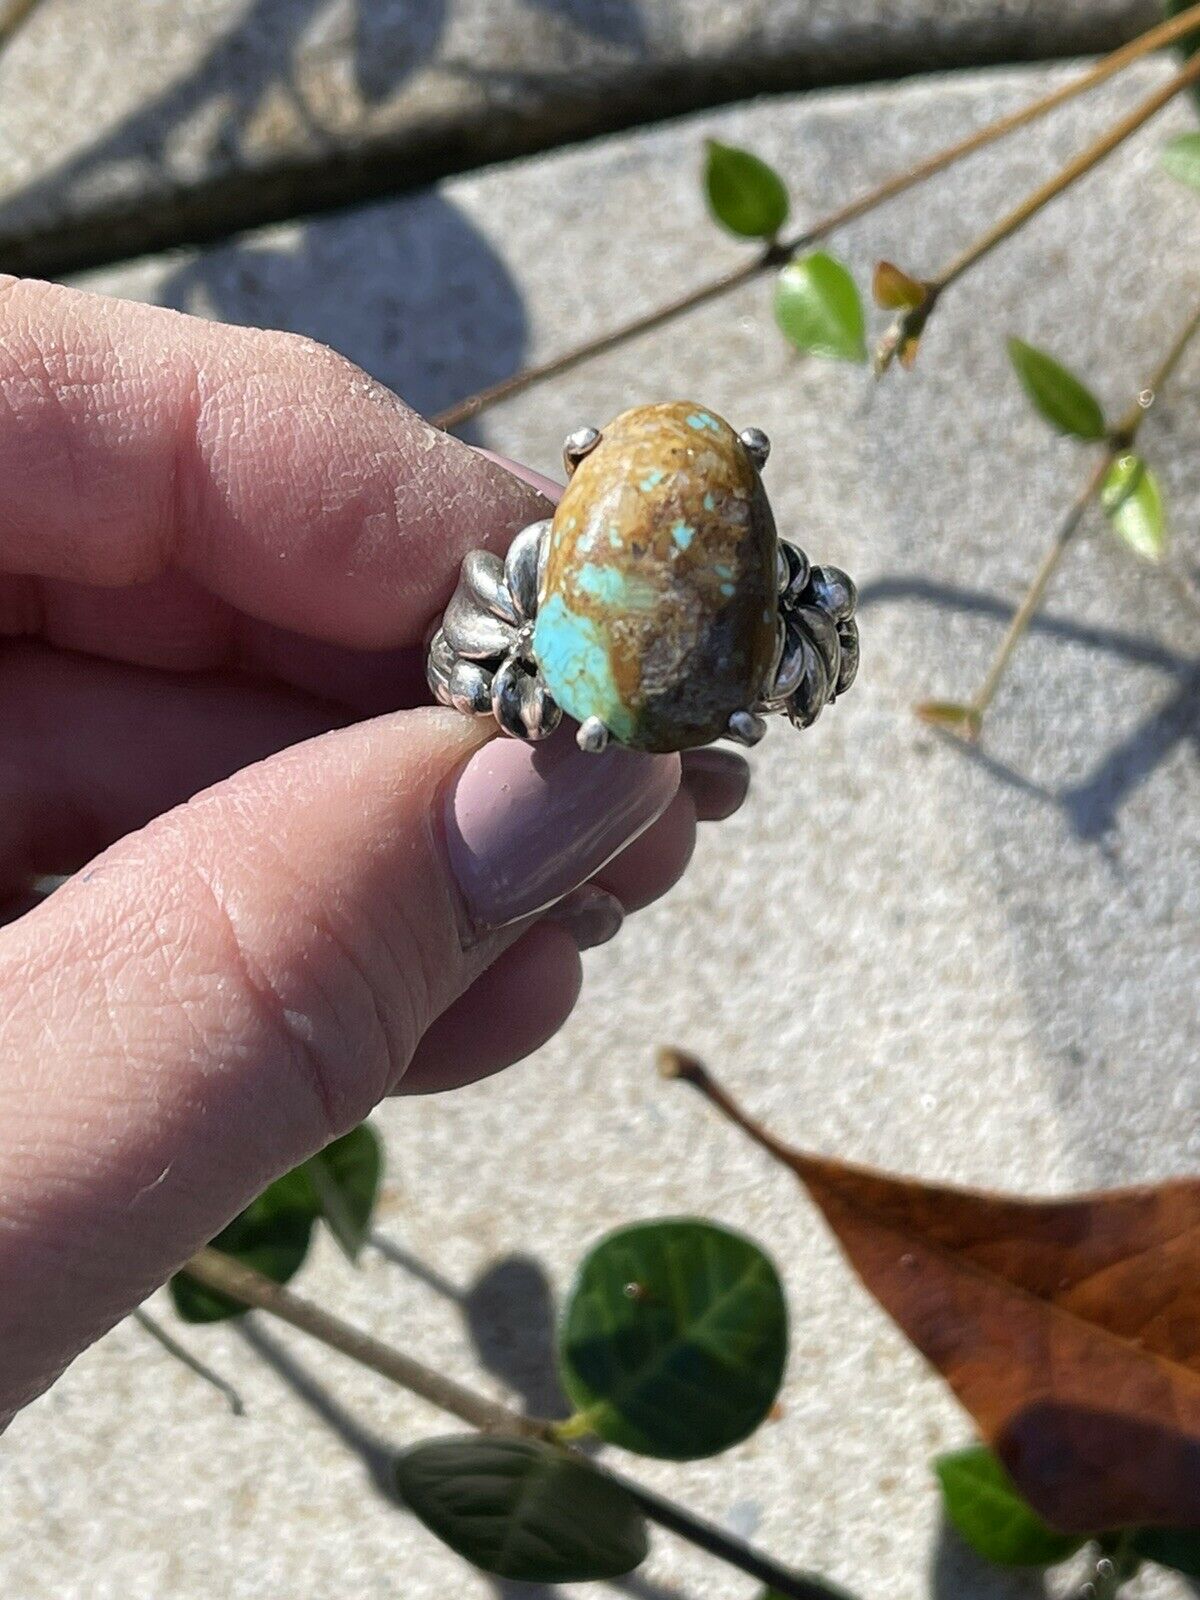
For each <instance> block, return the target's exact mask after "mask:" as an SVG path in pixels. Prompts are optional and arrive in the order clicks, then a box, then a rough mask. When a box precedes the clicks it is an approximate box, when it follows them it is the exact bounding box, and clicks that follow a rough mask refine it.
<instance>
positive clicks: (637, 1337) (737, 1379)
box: [559, 1218, 787, 1461]
mask: <svg viewBox="0 0 1200 1600" xmlns="http://www.w3.org/2000/svg"><path fill="white" fill-rule="evenodd" d="M786 1358H787V1309H786V1306H785V1304H784V1298H783V1289H782V1286H781V1285H780V1282H779V1277H778V1275H777V1273H776V1271H775V1268H774V1267H773V1266H772V1265H771V1263H770V1261H769V1260H768V1259H767V1257H766V1256H765V1255H764V1254H763V1253H762V1251H761V1250H760V1249H759V1248H758V1246H757V1245H755V1244H752V1243H751V1241H750V1240H749V1239H745V1238H743V1237H742V1236H741V1235H740V1234H736V1233H730V1232H729V1231H728V1230H727V1229H725V1228H718V1227H716V1226H715V1225H714V1224H712V1223H710V1222H701V1221H699V1220H696V1219H692V1218H683V1219H680V1220H678V1221H667V1222H644V1223H636V1224H635V1225H634V1226H632V1227H628V1228H621V1229H618V1231H617V1232H615V1233H610V1234H609V1235H608V1236H607V1238H605V1239H602V1240H601V1241H600V1243H599V1244H598V1245H596V1247H595V1248H594V1249H593V1250H592V1251H591V1253H590V1254H589V1255H588V1256H586V1257H585V1259H584V1261H583V1263H582V1265H581V1266H580V1268H579V1271H578V1273H577V1275H576V1278H575V1282H574V1284H573V1285H572V1288H571V1292H570V1295H569V1297H568V1300H567V1304H566V1307H565V1309H564V1312H563V1318H562V1323H561V1326H560V1328H559V1363H560V1367H561V1372H562V1381H563V1386H564V1388H565V1389H566V1392H567V1394H568V1396H569V1397H570V1399H571V1401H572V1403H573V1404H574V1405H575V1406H576V1408H577V1410H578V1412H579V1413H580V1416H581V1420H583V1421H586V1423H587V1425H588V1426H589V1427H590V1428H591V1430H592V1431H593V1432H595V1433H598V1434H599V1435H600V1436H601V1438H604V1439H608V1440H610V1441H611V1442H612V1443H613V1444H619V1445H624V1446H625V1448H626V1449H628V1450H636V1451H638V1452H639V1453H640V1454H642V1455H647V1456H666V1457H669V1458H670V1459H672V1460H678V1461H688V1460H691V1459H693V1458H694V1457H697V1456H710V1455H715V1454H716V1453H717V1452H718V1451H720V1450H725V1449H728V1447H729V1446H730V1445H732V1444H736V1443H737V1442H738V1440H739V1439H744V1438H745V1437H746V1435H747V1434H749V1433H752V1432H753V1431H754V1429H755V1428H757V1427H758V1425H759V1423H760V1422H762V1420H763V1418H764V1417H765V1416H766V1415H767V1412H768V1411H769V1410H770V1409H771V1406H772V1404H773V1403H774V1400H775V1396H776V1395H777V1394H778V1392H779V1385H780V1383H781V1381H782V1379H783V1368H784V1362H785V1360H786Z"/></svg>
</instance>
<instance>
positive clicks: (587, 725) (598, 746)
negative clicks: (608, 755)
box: [575, 717, 608, 756]
mask: <svg viewBox="0 0 1200 1600" xmlns="http://www.w3.org/2000/svg"><path fill="white" fill-rule="evenodd" d="M575 743H576V744H577V745H578V746H579V748H580V749H581V750H585V751H586V752H587V754H588V755H590V756H598V755H599V754H600V752H601V750H603V749H604V747H605V745H606V744H607V743H608V729H607V728H606V727H605V726H604V724H603V723H602V722H601V721H600V718H599V717H586V718H585V719H584V720H583V721H582V722H581V723H580V724H579V731H578V733H576V735H575Z"/></svg>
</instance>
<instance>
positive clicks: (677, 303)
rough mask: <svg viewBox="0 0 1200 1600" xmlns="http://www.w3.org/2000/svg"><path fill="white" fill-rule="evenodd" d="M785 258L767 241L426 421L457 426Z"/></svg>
mask: <svg viewBox="0 0 1200 1600" xmlns="http://www.w3.org/2000/svg"><path fill="white" fill-rule="evenodd" d="M786 260H787V254H786V253H784V251H783V249H782V247H780V246H777V245H772V246H770V247H769V248H768V249H766V250H764V251H763V252H762V254H761V255H759V256H757V257H755V259H754V260H753V261H748V262H747V263H746V264H745V266H741V267H737V268H735V269H734V271H732V272H727V273H725V274H724V275H723V276H722V277H720V278H714V279H713V280H712V282H710V283H703V284H701V285H700V287H699V288H698V289H690V290H689V291H688V292H687V294H682V295H680V296H679V297H678V299H675V300H671V301H668V303H667V304H666V305H665V306H659V307H658V309H657V310H655V311H650V312H647V314H646V315H645V316H643V317H635V318H634V320H633V321H632V322H626V323H624V324H623V325H622V326H621V327H619V328H614V329H613V331H612V332H611V333H602V334H600V335H599V337H598V338H595V339H585V340H584V342H583V343H582V344H577V345H575V346H573V347H572V348H571V349H569V350H564V351H563V352H562V354H561V355H557V356H552V357H551V358H550V360H549V361H542V362H539V363H538V365H537V366H533V367H525V368H524V369H523V370H522V371H520V372H514V373H513V374H512V376H511V377H508V378H501V379H500V381H499V383H493V384H489V386H488V387H487V388H486V389H480V390H479V392H478V393H477V394H472V395H468V396H467V398H466V399H465V400H459V401H458V402H457V403H456V404H455V405H452V406H448V407H447V409H446V410H445V411H439V412H437V413H436V414H435V415H434V416H433V417H431V418H430V421H431V422H432V423H433V425H434V427H435V428H457V427H460V426H461V425H462V424H463V423H464V422H469V421H470V420H471V418H472V417H477V416H478V415H479V413H480V412H481V411H486V410H487V409H488V407H489V406H494V405H495V404H496V403H497V402H498V401H500V400H507V399H508V398H509V397H510V396H511V395H515V394H522V393H523V392H524V391H525V390H526V389H532V388H533V386H534V384H537V383H543V382H544V381H545V380H546V379H547V378H557V377H558V375H559V374H560V373H563V372H569V371H570V370H571V368H572V367H577V366H579V365H580V363H581V362H583V361H590V360H591V359H592V357H593V356H600V355H604V354H605V352H606V351H609V350H615V349H616V347H617V346H618V345H621V344H624V343H625V342H626V340H627V339H632V338H634V337H635V336H636V335H637V334H640V333H649V332H650V331H651V330H652V329H654V328H658V327H661V326H662V324H663V323H664V322H670V321H671V320H672V319H673V318H674V317H678V316H682V315H683V313H684V312H685V311H692V310H694V309H695V308H696V307H697V306H702V305H704V304H705V303H706V302H707V301H709V300H715V299H717V297H718V296H719V295H723V294H727V293H728V292H729V290H731V289H736V288H738V287H739V286H740V285H741V284H743V283H749V281H750V280H751V278H756V277H757V276H758V274H759V273H760V272H765V271H766V270H767V268H768V267H770V266H772V265H775V266H781V265H782V264H783V262H784V261H786Z"/></svg>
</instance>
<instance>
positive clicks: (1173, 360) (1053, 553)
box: [970, 305, 1200, 732]
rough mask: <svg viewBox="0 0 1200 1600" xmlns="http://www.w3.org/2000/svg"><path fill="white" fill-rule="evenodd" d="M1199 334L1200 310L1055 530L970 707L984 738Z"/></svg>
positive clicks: (1112, 435)
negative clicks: (1015, 659)
mask: <svg viewBox="0 0 1200 1600" xmlns="http://www.w3.org/2000/svg"><path fill="white" fill-rule="evenodd" d="M1198 331H1200V305H1198V306H1197V307H1196V309H1195V311H1193V313H1192V315H1191V316H1190V317H1189V318H1188V320H1187V321H1186V322H1185V323H1184V324H1183V326H1182V328H1180V330H1179V332H1178V333H1177V334H1176V336H1175V338H1174V340H1173V341H1172V343H1171V347H1170V349H1169V350H1168V351H1167V353H1166V355H1165V356H1164V357H1163V359H1162V361H1160V362H1159V364H1158V366H1157V367H1156V368H1155V370H1154V372H1153V373H1152V374H1151V377H1150V380H1149V382H1148V383H1147V384H1146V386H1145V388H1143V389H1141V390H1140V391H1139V393H1138V395H1137V398H1136V399H1135V400H1134V401H1133V403H1132V404H1131V405H1130V407H1129V409H1128V410H1127V411H1126V412H1125V414H1124V416H1122V417H1121V419H1120V420H1119V421H1118V423H1117V425H1116V427H1114V428H1113V429H1112V431H1111V432H1110V434H1109V437H1108V442H1107V443H1106V445H1105V447H1104V453H1103V455H1102V456H1101V457H1100V460H1099V461H1098V462H1097V464H1096V467H1095V470H1094V471H1093V472H1092V473H1091V474H1090V475H1089V477H1088V480H1087V482H1086V483H1085V484H1084V486H1083V488H1082V489H1081V490H1080V492H1079V494H1078V495H1077V496H1076V497H1075V499H1074V500H1073V501H1072V502H1071V505H1070V506H1069V508H1068V510H1067V513H1066V515H1065V516H1064V517H1063V519H1062V521H1061V522H1060V523H1059V525H1058V528H1057V529H1056V530H1055V534H1054V538H1053V540H1052V541H1051V544H1050V547H1049V549H1048V550H1047V551H1046V553H1045V555H1044V556H1043V557H1042V560H1041V563H1040V565H1039V566H1038V569H1037V571H1036V572H1035V573H1034V576H1033V581H1032V583H1031V584H1030V585H1029V588H1028V590H1027V591H1026V593H1025V597H1024V599H1023V600H1022V601H1021V603H1020V605H1019V606H1018V607H1017V609H1016V611H1015V612H1014V613H1013V617H1012V621H1011V622H1010V623H1009V625H1008V628H1007V630H1006V631H1005V634H1004V638H1003V640H1002V641H1001V644H1000V648H999V650H998V651H997V652H996V657H995V660H994V661H993V662H992V665H991V667H990V668H989V669H988V673H987V676H986V677H985V678H984V680H983V683H982V685H981V686H980V689H979V691H978V693H977V694H976V695H975V697H974V699H973V700H972V701H971V703H970V709H971V710H972V712H974V714H975V721H974V727H975V730H976V732H978V729H979V726H980V724H981V722H982V719H983V715H984V713H985V712H986V711H987V709H988V707H989V706H990V705H991V703H992V701H993V699H994V698H995V695H996V690H997V689H998V688H999V686H1000V680H1001V679H1002V678H1003V676H1004V674H1005V671H1006V670H1007V668H1008V663H1009V661H1010V660H1011V659H1012V655H1013V652H1014V651H1015V650H1016V648H1017V645H1018V644H1019V643H1020V642H1021V639H1022V638H1023V636H1024V634H1025V632H1026V630H1027V629H1028V627H1029V624H1030V623H1031V622H1032V621H1033V618H1034V617H1035V616H1036V615H1037V613H1038V610H1039V608H1040V607H1041V604H1042V600H1043V599H1044V598H1045V594H1046V590H1047V589H1048V588H1049V586H1050V580H1051V579H1052V578H1053V577H1054V574H1055V573H1056V572H1057V571H1058V567H1059V564H1060V563H1061V561H1062V558H1063V556H1064V555H1065V554H1066V552H1067V549H1068V548H1069V546H1070V545H1071V544H1072V543H1073V542H1074V539H1075V536H1076V534H1077V533H1078V532H1079V528H1080V525H1081V523H1082V522H1083V519H1084V516H1085V515H1086V513H1087V511H1088V508H1089V507H1090V506H1091V504H1092V502H1093V501H1094V500H1095V499H1097V497H1098V496H1099V494H1100V491H1101V489H1102V488H1103V487H1104V481H1105V479H1106V478H1107V476H1108V474H1109V471H1110V469H1111V468H1112V465H1113V462H1114V461H1116V459H1117V457H1118V456H1120V455H1123V454H1124V453H1125V452H1126V451H1127V450H1132V448H1133V446H1134V444H1135V443H1136V442H1137V437H1138V434H1139V433H1140V432H1141V429H1142V424H1143V423H1144V422H1145V420H1146V418H1147V416H1148V415H1149V414H1150V411H1151V409H1152V408H1153V406H1154V404H1155V402H1156V401H1157V399H1158V397H1159V395H1160V394H1161V393H1162V390H1163V388H1164V386H1165V385H1166V383H1167V382H1168V381H1169V379H1170V378H1171V376H1172V374H1173V373H1174V371H1175V369H1176V367H1177V366H1178V365H1179V363H1180V361H1181V360H1182V359H1183V356H1184V353H1185V352H1186V350H1187V348H1188V345H1189V344H1190V343H1191V342H1192V340H1193V339H1194V338H1195V336H1196V334H1197V332H1198Z"/></svg>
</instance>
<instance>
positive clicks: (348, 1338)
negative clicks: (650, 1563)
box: [183, 1246, 829, 1600]
mask: <svg viewBox="0 0 1200 1600" xmlns="http://www.w3.org/2000/svg"><path fill="white" fill-rule="evenodd" d="M183 1270H184V1271H185V1272H187V1274H188V1275H189V1277H192V1278H195V1279H196V1281H197V1282H199V1283H202V1284H204V1285H205V1286H206V1288H209V1289H213V1290H215V1291H216V1292H217V1293H218V1294H223V1295H226V1296H228V1297H229V1299H231V1300H236V1301H237V1302H238V1303H239V1304H240V1305H244V1306H250V1307H253V1308H254V1309H255V1310H257V1311H265V1312H267V1313H268V1314H269V1315H271V1316H273V1317H277V1318H278V1319H279V1320H280V1321H281V1322H286V1323H288V1325H289V1326H291V1327H293V1328H298V1329H299V1330H300V1332H301V1333H307V1334H308V1335H309V1336H310V1337H311V1338H313V1339H317V1340H319V1341H320V1343H321V1344H323V1345H325V1346H326V1347H327V1348H328V1349H330V1350H336V1351H338V1352H339V1353H340V1354H341V1355H344V1356H346V1357H348V1358H349V1359H350V1360H351V1361H356V1362H358V1364H359V1365H360V1366H363V1367H367V1368H369V1369H370V1371H372V1372H374V1373H377V1374H378V1375H379V1376H380V1377H381V1378H386V1379H387V1380H388V1381H389V1382H390V1383H394V1384H397V1385H398V1386H399V1387H400V1388H402V1389H407V1390H408V1391H409V1392H410V1393H412V1394H415V1395H418V1396H419V1397H420V1398H421V1399H422V1400H427V1401H428V1402H429V1403H430V1404H431V1405H433V1406H436V1407H437V1408H438V1409H439V1410H440V1411H445V1412H448V1413H449V1414H450V1415H451V1416H453V1417H457V1418H458V1419H459V1420H460V1421H461V1422H465V1423H467V1424H468V1425H469V1426H471V1427H473V1428H478V1429H479V1430H480V1431H481V1432H483V1433H500V1434H507V1435H516V1436H518V1437H522V1438H527V1439H528V1438H533V1439H540V1440H542V1441H543V1442H544V1443H547V1444H554V1445H557V1446H558V1447H559V1448H560V1449H568V1447H566V1446H564V1445H563V1444H562V1441H561V1440H560V1439H559V1438H558V1433H557V1427H556V1424H554V1423H553V1422H549V1421H545V1420H543V1419H540V1418H537V1417H526V1416H523V1415H522V1414H521V1413H520V1412H519V1411H514V1410H513V1409H512V1408H511V1407H510V1406H505V1405H501V1404H500V1403H499V1402H498V1401H494V1400H488V1399H486V1398H485V1397H484V1396H483V1395H479V1394H476V1393H475V1392H474V1390H472V1389H468V1388H467V1387H466V1386H465V1385H464V1384H461V1383H458V1382H456V1381H455V1380H454V1379H453V1378H448V1377H446V1376H445V1375H444V1374H443V1373H440V1372H437V1371H435V1370H434V1369H433V1368H432V1367H427V1366H425V1365H424V1364H423V1363H422V1362H420V1361H414V1360H413V1358H412V1357H411V1356H407V1355H405V1354H403V1352H402V1351H399V1350H396V1349H395V1348H394V1347H393V1346H391V1345H388V1344H384V1343H383V1341H382V1340H380V1339H376V1338H374V1337H372V1335H371V1334H369V1333H364V1332H363V1331H362V1330H361V1329H359V1328H355V1327H354V1326H352V1324H350V1323H348V1322H343V1321H342V1319H341V1318H340V1317H335V1316H334V1315H333V1314H332V1313H331V1312H328V1311H326V1310H325V1309H324V1308H323V1307H322V1306H319V1305H316V1304H315V1303H314V1302H313V1301H311V1300H306V1299H304V1298H302V1297H301V1296H300V1295H298V1294H295V1293H293V1291H292V1290H290V1289H285V1288H284V1287H283V1285H282V1284H278V1283H276V1282H274V1280H273V1279H271V1278H268V1277H265V1276H264V1275H263V1274H262V1273H261V1272H255V1271H254V1269H253V1268H252V1267H247V1266H244V1265H243V1264H242V1263H241V1262H240V1261H235V1260H234V1259H233V1258H232V1257H231V1256H227V1255H225V1254H224V1253H223V1252H222V1251H220V1250H214V1249H213V1248H212V1247H211V1246H208V1247H206V1248H205V1249H203V1250H200V1251H198V1252H197V1254H196V1255H194V1256H193V1257H192V1258H191V1260H190V1261H188V1262H187V1263H186V1265H185V1267H184V1269H183ZM569 1453H571V1452H569ZM588 1466H589V1467H590V1468H591V1469H592V1471H594V1472H598V1473H600V1474H601V1475H602V1476H604V1477H606V1478H607V1479H608V1480H609V1481H610V1482H611V1483H615V1484H617V1485H619V1487H620V1488H622V1489H623V1490H624V1491H625V1493H626V1494H627V1495H629V1497H630V1498H631V1499H632V1500H634V1501H635V1502H636V1503H637V1505H638V1506H639V1508H640V1509H641V1511H642V1513H643V1515H644V1516H646V1517H648V1518H649V1520H650V1521H651V1522H655V1523H657V1524H658V1526H659V1527H661V1528H666V1529H667V1530H668V1531H669V1532H671V1533H674V1534H677V1535H678V1536H679V1537H680V1538H681V1539H686V1540H687V1541H688V1543H689V1544H693V1545H695V1546H696V1547H697V1548H698V1549H700V1550H705V1551H707V1552H708V1553H709V1554H710V1555H713V1556H716V1557H718V1559H719V1560H721V1561H724V1562H725V1563H726V1564H727V1565H728V1566H732V1567H737V1568H738V1569H739V1570H740V1571H742V1572H745V1573H747V1574H748V1575H749V1576H750V1577H752V1578H755V1579H757V1580H758V1581H759V1582H760V1583H765V1584H766V1585H767V1586H768V1587H769V1588H772V1589H774V1590H776V1592H777V1593H778V1594H780V1595H786V1596H788V1597H789V1600H829V1589H828V1588H827V1587H826V1586H825V1585H823V1584H820V1583H817V1582H814V1581H813V1580H811V1579H808V1578H805V1577H804V1576H803V1575H802V1574H800V1573H796V1572H790V1571H789V1570H788V1569H787V1568H786V1567H781V1566H780V1565H779V1564H778V1563H777V1562H775V1561H773V1560H772V1559H771V1557H770V1556H768V1555H766V1554H764V1553H763V1552H762V1551H760V1550H756V1549H755V1548H754V1546H752V1545H749V1544H746V1543H745V1542H743V1541H742V1540H740V1539H736V1538H734V1537H733V1535H732V1534H730V1533H727V1532H726V1531H725V1529H724V1528H719V1527H718V1526H717V1525H716V1524H715V1523H711V1522H707V1521H705V1519H704V1518H703V1517H698V1516H696V1514H695V1513H694V1512H692V1511H689V1510H687V1509H686V1508H685V1507H683V1506H679V1505H675V1504H674V1503H673V1502H672V1501H669V1500H664V1499H663V1498H662V1497H661V1496H659V1495H656V1494H654V1493H653V1492H652V1491H651V1490H649V1489H644V1488H642V1487H641V1485H640V1484H637V1483H634V1482H632V1481H631V1480H630V1479H628V1478H626V1477H624V1476H622V1475H621V1474H619V1473H616V1472H613V1471H611V1470H610V1469H609V1468H607V1467H603V1466H601V1465H600V1464H599V1463H597V1462H596V1461H594V1460H591V1459H588Z"/></svg>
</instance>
